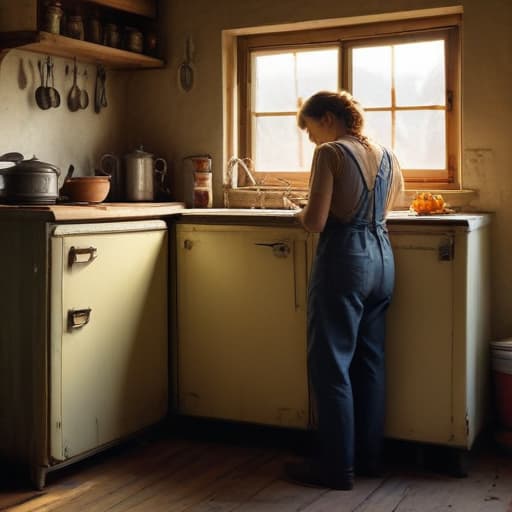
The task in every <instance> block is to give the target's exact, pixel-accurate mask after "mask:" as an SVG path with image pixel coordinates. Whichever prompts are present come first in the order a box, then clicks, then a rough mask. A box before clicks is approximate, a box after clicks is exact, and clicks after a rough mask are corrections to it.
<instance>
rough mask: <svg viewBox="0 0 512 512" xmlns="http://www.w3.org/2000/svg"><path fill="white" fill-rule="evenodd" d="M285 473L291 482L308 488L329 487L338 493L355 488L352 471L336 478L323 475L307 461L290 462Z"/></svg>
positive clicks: (285, 468)
mask: <svg viewBox="0 0 512 512" xmlns="http://www.w3.org/2000/svg"><path fill="white" fill-rule="evenodd" d="M284 472H285V474H286V476H287V478H288V479H289V480H290V481H291V482H293V483H296V484H299V485H305V486H307V487H328V488H330V489H336V490H338V491H350V490H351V489H353V488H354V476H353V472H352V471H347V473H346V474H345V475H343V477H341V478H340V477H337V478H334V477H332V476H328V475H324V474H322V472H321V471H320V470H318V469H317V468H315V465H314V464H313V463H311V462H307V461H306V462H288V463H286V464H285V467H284Z"/></svg>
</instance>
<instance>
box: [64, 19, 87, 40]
mask: <svg viewBox="0 0 512 512" xmlns="http://www.w3.org/2000/svg"><path fill="white" fill-rule="evenodd" d="M66 34H67V36H68V37H72V38H73V39H80V40H81V41H83V40H84V22H83V20H82V16H69V18H68V22H67V26H66Z"/></svg>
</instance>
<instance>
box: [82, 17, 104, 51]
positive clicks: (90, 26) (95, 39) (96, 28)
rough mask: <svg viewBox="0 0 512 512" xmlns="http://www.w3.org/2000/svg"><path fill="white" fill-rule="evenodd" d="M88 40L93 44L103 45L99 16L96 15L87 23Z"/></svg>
mask: <svg viewBox="0 0 512 512" xmlns="http://www.w3.org/2000/svg"><path fill="white" fill-rule="evenodd" d="M86 34H87V40H88V41H90V42H91V43H96V44H101V43H102V40H103V37H102V36H103V34H102V28H101V22H100V19H99V16H98V15H97V14H96V13H94V14H93V15H92V16H91V17H90V18H89V20H88V22H87V31H86Z"/></svg>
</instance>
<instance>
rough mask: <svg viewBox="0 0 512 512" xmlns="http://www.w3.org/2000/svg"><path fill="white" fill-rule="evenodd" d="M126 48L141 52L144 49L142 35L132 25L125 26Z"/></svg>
mask: <svg viewBox="0 0 512 512" xmlns="http://www.w3.org/2000/svg"><path fill="white" fill-rule="evenodd" d="M125 33H126V42H125V45H126V49H127V50H129V51H131V52H136V53H142V50H143V49H144V36H143V35H142V32H141V31H140V30H138V29H136V28H133V27H126V29H125Z"/></svg>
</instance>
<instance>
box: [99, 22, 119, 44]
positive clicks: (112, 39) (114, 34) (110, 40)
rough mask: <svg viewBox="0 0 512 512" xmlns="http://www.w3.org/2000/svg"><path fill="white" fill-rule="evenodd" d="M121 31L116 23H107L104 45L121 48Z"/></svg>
mask: <svg viewBox="0 0 512 512" xmlns="http://www.w3.org/2000/svg"><path fill="white" fill-rule="evenodd" d="M120 42H121V41H120V36H119V29H118V28H117V25H116V24H115V23H107V24H106V25H105V28H104V30H103V44H105V45H107V46H111V47H112V48H119V43H120Z"/></svg>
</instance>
